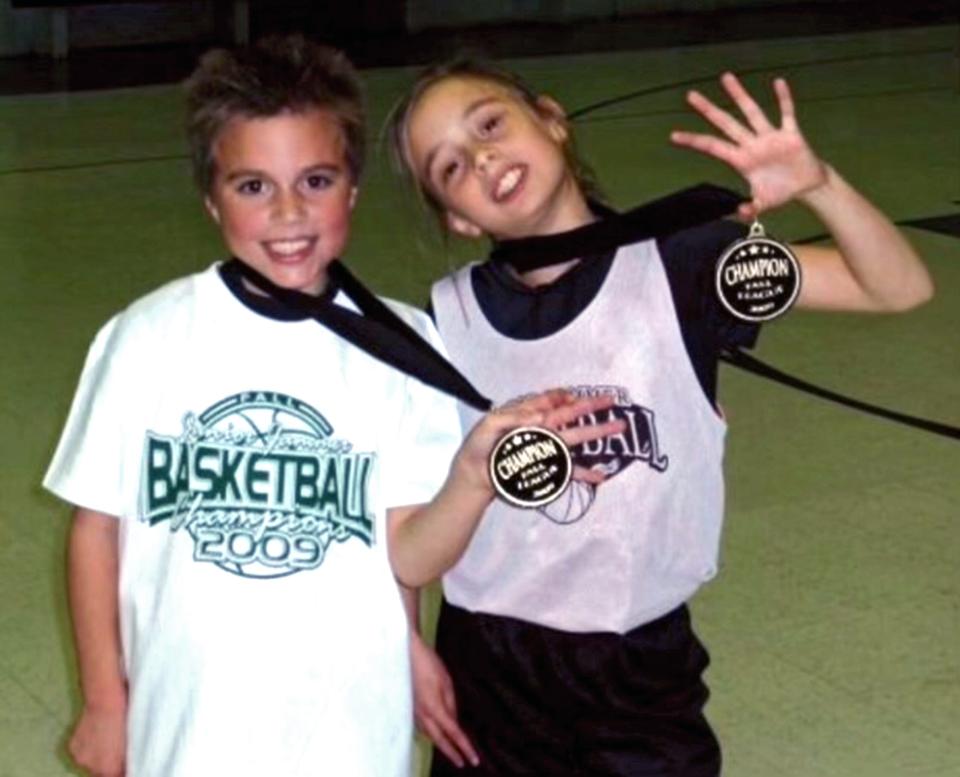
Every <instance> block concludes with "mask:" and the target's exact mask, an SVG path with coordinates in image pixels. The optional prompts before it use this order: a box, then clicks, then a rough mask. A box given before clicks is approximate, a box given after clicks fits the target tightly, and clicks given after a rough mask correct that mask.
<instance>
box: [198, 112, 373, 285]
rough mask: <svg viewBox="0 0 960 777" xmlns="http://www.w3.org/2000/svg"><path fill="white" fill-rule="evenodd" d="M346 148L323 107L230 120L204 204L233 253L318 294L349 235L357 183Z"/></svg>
mask: <svg viewBox="0 0 960 777" xmlns="http://www.w3.org/2000/svg"><path fill="white" fill-rule="evenodd" d="M345 150H346V144H345V141H344V137H343V131H342V129H341V127H340V124H339V123H338V121H337V120H336V118H335V117H334V116H333V115H332V114H330V113H329V112H327V111H323V110H311V111H307V112H305V113H282V114H279V115H277V116H270V117H263V118H261V117H257V118H245V117H239V118H236V119H234V120H232V121H231V122H230V123H228V124H227V125H226V126H225V127H224V128H223V130H222V131H221V132H220V134H219V135H218V137H217V139H216V142H215V143H214V159H215V162H216V165H215V170H216V172H215V175H214V179H213V184H212V186H211V188H210V193H209V194H208V196H207V198H206V205H207V209H208V210H209V211H210V214H211V216H213V218H214V220H215V221H216V222H217V224H218V225H219V226H220V231H221V234H222V235H223V240H224V242H225V243H226V245H227V247H228V248H229V249H230V251H231V252H232V253H233V254H234V256H236V257H237V258H238V259H240V260H241V261H243V262H245V263H246V264H248V265H250V266H251V267H253V268H254V269H255V270H257V271H259V272H260V273H262V274H263V275H265V276H266V277H267V278H269V279H270V280H271V281H273V282H274V283H276V284H277V285H278V286H283V287H284V288H288V289H294V290H296V291H301V292H304V293H307V294H319V293H320V292H321V291H322V290H323V289H324V287H325V286H326V283H327V274H326V268H327V266H328V265H329V264H330V262H331V261H333V260H334V259H336V258H338V257H339V256H340V254H341V253H342V252H343V249H344V248H345V246H346V244H347V239H348V238H349V235H350V216H351V211H352V210H353V204H354V201H355V198H356V185H355V183H354V181H353V178H352V176H351V174H350V171H349V168H348V166H347V162H346V156H345Z"/></svg>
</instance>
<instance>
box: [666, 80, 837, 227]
mask: <svg viewBox="0 0 960 777" xmlns="http://www.w3.org/2000/svg"><path fill="white" fill-rule="evenodd" d="M720 83H721V84H722V85H723V88H724V89H725V90H726V92H727V94H728V95H730V98H731V99H732V100H733V101H734V103H735V104H736V106H737V108H739V109H740V112H741V114H742V115H743V120H741V119H738V118H737V117H735V116H733V115H732V114H730V113H728V112H727V111H725V110H723V109H722V108H720V107H719V106H717V105H716V104H715V103H713V102H711V101H710V100H709V99H707V98H706V97H704V96H703V95H702V94H700V93H699V92H696V91H691V92H690V93H689V94H688V95H687V102H688V103H689V104H690V106H691V107H692V108H693V109H694V110H695V111H697V113H699V114H700V115H701V116H703V118H704V119H706V120H707V121H708V122H710V124H712V125H713V126H714V127H716V129H717V130H719V132H720V133H721V135H722V137H721V136H716V135H709V134H704V133H695V132H681V131H677V132H673V133H671V135H670V139H671V140H672V141H673V142H674V143H675V144H677V145H678V146H684V147H686V148H692V149H694V150H696V151H700V152H702V153H704V154H707V155H708V156H712V157H714V158H716V159H719V160H720V161H722V162H725V163H727V164H728V165H730V167H732V168H733V169H734V170H736V171H737V172H738V173H739V174H740V175H742V176H743V177H744V179H746V181H747V183H749V184H750V197H751V200H750V202H748V203H744V204H743V205H741V206H740V210H739V212H740V215H741V216H743V217H745V218H755V217H756V216H757V215H759V214H760V213H761V212H762V211H765V210H770V209H772V208H777V207H779V206H780V205H783V204H785V203H787V202H789V201H790V200H792V199H795V198H796V197H798V196H800V195H802V194H804V193H805V192H808V191H810V190H812V189H815V188H816V187H818V186H820V185H821V184H822V183H824V181H825V180H826V170H825V168H824V165H823V162H822V161H821V160H820V159H819V158H818V157H817V156H816V154H814V153H813V150H812V149H811V148H810V146H809V145H808V144H807V141H806V139H805V138H804V137H803V135H802V134H801V132H800V128H799V127H798V126H797V120H796V115H795V113H794V106H793V97H792V96H791V94H790V87H789V86H788V85H787V82H786V81H785V80H784V79H782V78H778V79H776V80H775V81H774V82H773V88H774V92H775V94H776V96H777V101H778V104H779V108H780V126H779V127H777V126H774V125H773V124H771V123H770V121H769V120H768V119H767V116H766V114H765V113H764V112H763V110H762V109H761V108H760V106H759V105H757V103H756V102H755V101H754V99H753V98H752V97H751V96H750V94H749V93H748V92H747V90H746V89H744V88H743V85H742V84H741V83H740V81H739V80H738V79H737V77H736V76H735V75H733V74H732V73H724V75H723V76H722V77H721V78H720Z"/></svg>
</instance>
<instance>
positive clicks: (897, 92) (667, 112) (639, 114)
mask: <svg viewBox="0 0 960 777" xmlns="http://www.w3.org/2000/svg"><path fill="white" fill-rule="evenodd" d="M938 92H942V93H944V94H950V95H952V94H953V92H954V89H953V87H951V86H937V87H930V88H929V89H890V90H888V91H885V92H861V93H858V94H854V93H850V94H841V95H830V96H824V97H812V98H802V99H801V100H800V102H802V103H803V104H804V105H816V104H819V103H827V102H834V101H839V100H863V99H866V98H873V97H900V96H902V95H905V94H909V95H915V94H937V93H938ZM673 114H679V115H691V111H690V108H689V106H686V105H678V106H677V107H676V108H664V109H662V110H657V111H627V112H626V113H608V114H605V115H604V116H594V117H591V118H588V119H582V120H581V121H580V123H581V124H601V123H603V122H606V121H620V120H624V119H642V118H646V117H648V116H671V115H673Z"/></svg>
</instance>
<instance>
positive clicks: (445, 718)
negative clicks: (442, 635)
mask: <svg viewBox="0 0 960 777" xmlns="http://www.w3.org/2000/svg"><path fill="white" fill-rule="evenodd" d="M410 659H411V665H412V671H413V700H414V712H415V713H416V718H417V728H418V729H420V731H421V733H422V734H423V735H424V736H425V737H427V738H428V739H429V740H430V741H431V742H433V744H434V746H436V748H437V749H438V750H440V751H441V752H442V753H443V754H444V755H445V756H446V757H447V758H448V759H449V760H450V761H451V762H453V763H454V764H455V765H456V766H457V768H460V767H462V766H463V765H464V764H465V763H467V762H469V763H470V764H471V765H472V766H477V765H478V764H479V763H480V758H479V756H478V755H477V751H476V750H474V748H473V744H472V743H471V742H470V739H469V738H468V737H467V735H466V734H465V733H464V731H463V729H462V728H460V723H459V721H458V720H457V700H456V696H455V695H454V691H453V680H451V679H450V673H449V672H447V668H446V667H445V666H444V665H443V661H442V660H441V659H440V656H438V655H437V654H436V651H434V649H433V648H431V647H430V646H429V645H428V644H427V643H426V642H424V641H423V640H422V639H421V638H420V637H418V636H417V635H413V636H412V637H411V640H410Z"/></svg>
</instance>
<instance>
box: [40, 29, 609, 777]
mask: <svg viewBox="0 0 960 777" xmlns="http://www.w3.org/2000/svg"><path fill="white" fill-rule="evenodd" d="M188 107H189V138H190V143H191V150H192V156H193V161H194V168H195V173H196V176H197V180H198V182H199V184H200V186H201V188H202V191H203V192H204V195H205V203H206V207H207V209H208V211H209V213H210V215H211V216H212V218H213V219H214V221H215V222H216V223H217V224H218V225H219V227H220V230H221V233H222V236H223V240H224V242H225V244H226V246H227V247H228V249H229V250H230V251H231V252H232V254H233V255H234V257H235V258H234V259H233V260H231V261H229V262H226V263H223V264H216V265H214V266H212V267H210V268H209V269H207V270H206V271H203V272H200V273H197V274H195V275H191V276H188V277H186V278H182V279H180V280H177V281H174V282H172V283H170V284H168V285H166V286H164V287H162V288H161V289H159V290H157V291H155V292H153V293H151V294H149V295H147V296H146V297H144V298H142V299H140V300H138V301H136V302H135V303H133V304H132V305H131V306H130V307H129V308H127V309H126V310H125V311H123V312H122V313H120V314H119V315H117V316H115V317H114V318H113V319H112V320H111V321H110V322H108V323H107V324H106V326H104V327H103V329H101V331H100V332H99V334H98V335H97V337H96V339H95V341H94V343H93V345H92V347H91V349H90V352H89V355H88V358H87V362H86V365H85V367H84V371H83V374H82V376H81V379H80V385H79V388H78V390H77V394H76V397H75V399H74V402H73V406H72V408H71V411H70V417H69V419H68V421H67V425H66V428H65V431H64V433H63V436H62V439H61V441H60V444H59V447H58V449H57V452H56V454H55V456H54V459H53V462H52V463H51V466H50V470H49V472H48V473H47V477H46V480H45V485H46V486H47V487H48V488H50V489H51V490H52V491H54V492H55V493H57V494H58V495H59V496H61V497H62V498H64V499H65V500H67V501H68V502H70V503H72V504H74V505H75V506H76V513H75V518H74V522H73V526H72V529H71V536H70V545H69V548H70V550H69V571H68V578H69V587H70V605H71V610H72V614H73V620H74V636H75V642H76V651H77V658H78V664H79V668H80V679H81V685H82V692H83V698H84V706H83V709H82V711H81V714H80V717H79V719H78V721H77V724H76V728H75V730H74V733H73V735H72V737H71V741H70V752H71V754H72V755H73V757H74V758H75V760H76V761H77V763H78V764H79V765H80V766H82V767H84V768H86V769H88V770H89V771H90V773H92V774H94V775H123V774H127V775H159V776H162V777H176V775H189V776H190V777H194V776H195V775H217V774H230V775H283V776H284V777H295V776H296V775H307V774H310V775H316V774H320V773H323V774H335V775H338V777H339V776H342V777H351V775H357V776H358V777H359V776H364V775H365V776H369V777H373V776H374V775H376V777H383V776H384V775H401V774H405V773H406V771H407V765H408V763H409V747H410V721H411V709H410V691H409V677H408V671H409V657H408V653H407V626H406V621H405V617H404V613H403V609H402V607H401V604H400V597H399V594H398V591H397V587H396V583H395V580H394V575H395V576H396V578H397V579H399V580H400V581H401V582H402V583H404V584H406V585H409V586H417V585H421V584H423V583H425V582H426V581H428V580H430V579H432V578H434V577H436V576H437V575H439V574H440V573H441V572H442V571H444V570H445V569H446V568H447V567H449V566H450V564H452V563H453V562H454V561H455V559H456V558H457V556H458V555H459V553H460V552H461V551H462V549H463V547H464V546H465V544H466V542H467V540H468V539H469V536H470V533H471V532H472V530H473V528H474V527H475V525H476V522H477V521H478V520H479V517H480V515H481V513H482V511H483V509H484V507H485V506H486V504H487V503H488V502H489V501H490V499H491V498H492V489H491V486H490V484H489V481H488V477H487V475H486V457H487V454H488V452H489V450H490V449H491V446H492V444H493V442H494V440H496V439H497V438H498V437H499V436H500V435H501V434H503V433H504V432H505V431H507V430H509V429H511V428H514V427H516V426H519V425H525V424H540V425H546V426H556V427H559V426H562V425H565V424H568V423H570V422H572V421H573V420H574V418H575V417H576V416H577V415H579V414H581V413H584V412H589V411H590V410H592V409H596V408H597V407H599V405H598V404H597V403H588V402H572V401H571V400H570V399H569V397H567V396H566V395H565V394H562V393H559V392H553V393H549V394H545V395H541V396H539V397H537V398H534V399H532V400H529V401H527V402H525V403H522V404H520V405H518V406H516V407H511V408H508V409H505V410H502V411H500V412H498V413H494V414H489V415H488V416H486V418H485V420H484V421H483V422H482V423H481V424H479V425H478V426H477V428H476V429H475V430H474V432H472V433H471V435H470V436H469V437H468V438H467V440H466V441H465V442H464V445H463V446H462V447H461V448H460V450H459V451H457V442H458V440H457V436H456V435H457V431H456V430H457V428H458V422H457V417H456V409H455V406H454V402H453V400H451V399H449V398H448V397H445V396H443V395H441V394H439V393H438V392H436V391H433V390H431V389H429V388H427V387H426V386H425V385H423V384H422V383H420V382H419V381H417V380H415V379H412V378H410V377H408V376H406V375H404V374H402V373H400V372H398V371H396V370H393V369H391V368H389V367H387V366H386V365H385V364H383V363H381V362H380V361H377V360H376V359H374V358H372V357H370V356H368V355H367V354H366V353H364V352H363V351H361V350H360V349H358V348H356V347H354V346H352V345H350V344H349V343H347V342H346V341H344V340H343V339H341V338H339V337H338V336H336V335H335V334H333V333H332V332H331V331H329V330H328V329H326V328H325V327H322V326H319V325H318V324H317V323H316V322H315V321H311V320H309V319H306V320H305V319H303V318H302V317H299V318H298V317H297V316H296V315H295V314H292V313H291V311H290V309H289V308H286V307H284V306H283V305H281V304H280V303H278V301H277V300H275V299H273V298H272V297H269V296H265V295H264V294H262V293H259V292H257V291H256V290H255V289H254V288H253V287H251V286H250V285H248V283H247V281H246V280H245V279H244V277H243V273H242V269H243V268H242V267H241V266H240V265H241V263H242V264H245V265H247V266H249V267H250V268H253V269H254V270H257V271H259V273H260V274H261V275H262V276H264V277H266V278H267V279H268V280H269V281H271V282H272V283H273V284H275V285H276V286H279V287H283V288H284V289H287V290H290V291H296V292H301V293H303V294H308V295H312V296H314V297H317V298H318V299H326V300H328V301H332V300H334V299H335V298H337V297H338V290H337V289H336V288H332V287H331V284H330V283H329V282H328V276H327V269H328V267H329V265H330V263H331V262H333V261H334V260H335V259H336V258H337V257H338V256H339V255H340V253H341V252H342V250H343V249H344V247H345V245H346V243H347V239H348V236H349V226H350V215H351V211H352V208H353V206H354V203H355V200H356V193H357V182H358V179H359V176H360V172H361V168H362V162H363V137H364V134H363V111H362V107H361V102H360V93H359V88H358V84H357V79H356V76H355V74H354V72H353V70H352V68H351V66H350V65H349V63H348V62H347V60H346V59H345V58H344V57H343V56H342V55H341V54H339V53H337V52H334V51H331V50H329V49H325V48H322V47H319V46H316V45H314V44H310V43H308V42H306V41H304V40H303V39H299V38H288V39H274V40H271V41H266V42H264V43H262V44H260V45H259V46H257V47H254V48H251V49H247V50H243V51H239V52H236V53H228V52H222V51H220V52H213V53H211V54H208V55H207V56H206V57H204V59H203V61H202V62H201V64H200V66H199V68H198V70H197V71H196V72H195V73H194V75H193V76H192V78H191V80H190V82H189V84H188ZM337 304H344V302H343V300H342V298H340V300H339V302H338V303H337ZM395 308H396V310H397V312H398V313H399V314H400V315H401V316H403V317H404V318H405V319H406V320H407V321H408V322H409V323H410V324H411V325H412V326H414V327H415V328H416V329H417V330H418V331H419V332H420V333H421V334H422V335H423V336H424V337H425V338H427V339H428V340H430V341H431V342H433V343H436V342H437V338H436V335H435V333H434V332H433V330H432V329H431V327H430V325H429V324H428V323H427V321H426V319H425V317H424V316H422V315H420V314H416V313H414V312H413V311H412V310H410V309H408V308H406V307H403V306H400V305H396V306H395ZM608 427H609V428H605V427H602V426H598V427H595V428H594V429H592V430H590V431H583V430H582V429H581V430H578V431H572V430H569V431H564V432H563V433H562V434H563V436H564V438H565V439H566V440H567V442H568V443H569V444H577V443H578V442H581V441H583V440H584V439H587V437H590V436H595V435H596V434H602V433H606V432H609V431H611V430H613V427H612V426H610V425H608ZM451 458H453V464H452V466H451V465H450V460H451ZM434 494H436V497H435V498H433V497H434ZM431 498H433V501H432V502H429V500H430V499H431ZM428 502H429V504H427V503H428ZM387 540H389V541H387Z"/></svg>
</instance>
